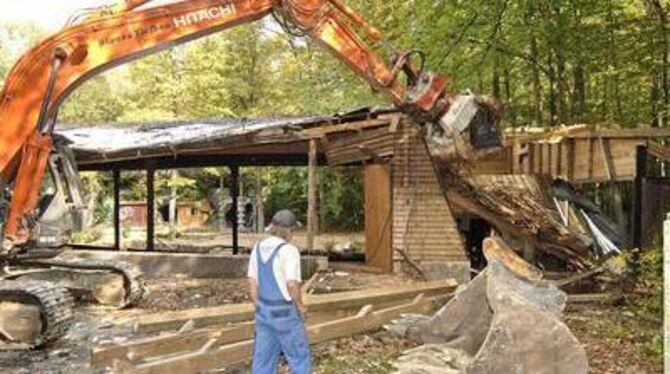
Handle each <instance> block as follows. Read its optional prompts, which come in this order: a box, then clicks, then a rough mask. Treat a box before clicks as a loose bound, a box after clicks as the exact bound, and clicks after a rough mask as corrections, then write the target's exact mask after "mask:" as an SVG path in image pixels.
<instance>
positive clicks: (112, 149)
mask: <svg viewBox="0 0 670 374" xmlns="http://www.w3.org/2000/svg"><path fill="white" fill-rule="evenodd" d="M335 119H336V117H302V118H268V119H247V118H241V119H218V120H207V121H185V122H172V123H162V124H153V125H150V126H141V125H140V126H132V127H129V126H122V125H120V126H115V127H110V126H100V127H86V128H74V129H67V130H61V131H59V132H58V134H59V135H61V136H63V137H64V138H66V139H67V141H69V143H70V148H71V149H73V150H74V151H75V153H77V154H78V156H79V157H78V159H80V160H82V161H85V160H93V159H95V158H96V157H95V156H96V155H97V156H100V157H103V158H104V159H108V160H113V159H115V158H118V157H124V156H127V155H135V156H137V157H141V156H143V155H150V154H156V153H160V152H161V151H163V152H167V153H172V154H178V153H180V152H182V151H188V150H195V149H200V148H204V147H207V146H208V145H211V144H212V143H216V142H217V141H221V140H224V139H230V138H235V137H239V136H244V135H248V134H253V133H258V132H260V131H264V130H277V129H279V130H282V129H289V128H291V127H300V126H305V125H313V124H316V123H323V122H329V121H333V120H335Z"/></svg>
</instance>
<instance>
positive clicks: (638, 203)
mask: <svg viewBox="0 0 670 374" xmlns="http://www.w3.org/2000/svg"><path fill="white" fill-rule="evenodd" d="M635 160H636V161H635V165H636V170H635V174H636V176H635V181H634V199H635V200H633V217H632V222H631V225H632V227H633V233H632V235H631V238H632V245H633V247H634V248H641V247H642V244H643V243H642V214H643V212H642V203H643V201H642V199H643V198H644V180H645V178H646V176H647V175H646V174H647V147H645V146H638V147H637V148H636V156H635ZM636 253H638V252H636ZM633 256H635V254H634V255H633Z"/></svg>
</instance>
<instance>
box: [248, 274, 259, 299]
mask: <svg viewBox="0 0 670 374" xmlns="http://www.w3.org/2000/svg"><path fill="white" fill-rule="evenodd" d="M247 279H248V280H249V282H248V283H249V300H251V302H252V303H253V304H254V305H256V304H257V303H258V282H257V281H256V279H255V278H247Z"/></svg>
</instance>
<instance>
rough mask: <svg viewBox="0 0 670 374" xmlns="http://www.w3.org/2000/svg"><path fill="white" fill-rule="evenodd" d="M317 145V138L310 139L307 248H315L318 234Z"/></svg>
mask: <svg viewBox="0 0 670 374" xmlns="http://www.w3.org/2000/svg"><path fill="white" fill-rule="evenodd" d="M316 157H317V145H316V140H314V139H311V140H310V141H309V165H308V179H309V180H308V186H307V196H308V198H307V250H309V251H312V250H314V235H315V234H316V196H317V192H318V191H317V170H316V168H317V159H316Z"/></svg>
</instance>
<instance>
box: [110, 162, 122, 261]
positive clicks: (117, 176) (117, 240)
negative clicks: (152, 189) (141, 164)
mask: <svg viewBox="0 0 670 374" xmlns="http://www.w3.org/2000/svg"><path fill="white" fill-rule="evenodd" d="M112 173H113V179H114V249H116V250H117V251H119V250H121V170H120V169H114V171H113V172H112Z"/></svg>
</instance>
